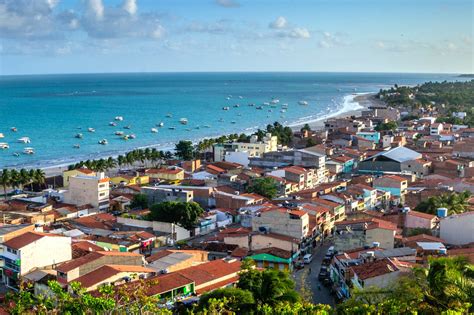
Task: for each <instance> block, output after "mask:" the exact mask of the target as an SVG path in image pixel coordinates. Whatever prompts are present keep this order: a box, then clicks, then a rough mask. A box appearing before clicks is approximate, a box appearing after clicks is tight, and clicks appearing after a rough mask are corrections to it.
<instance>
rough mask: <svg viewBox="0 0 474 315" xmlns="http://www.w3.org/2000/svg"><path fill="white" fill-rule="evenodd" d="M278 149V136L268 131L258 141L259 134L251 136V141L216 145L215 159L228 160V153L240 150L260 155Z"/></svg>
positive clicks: (254, 155)
mask: <svg viewBox="0 0 474 315" xmlns="http://www.w3.org/2000/svg"><path fill="white" fill-rule="evenodd" d="M277 149H278V138H277V137H276V136H272V134H271V133H267V134H266V135H265V137H263V139H262V141H258V137H257V135H252V136H250V142H248V143H247V142H229V143H222V144H216V145H214V161H216V162H220V161H224V160H227V159H226V155H228V154H231V153H235V152H240V153H245V154H246V155H247V158H248V157H260V156H262V154H264V153H267V152H272V151H276V150H277Z"/></svg>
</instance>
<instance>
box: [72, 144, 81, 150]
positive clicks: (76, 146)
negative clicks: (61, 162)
mask: <svg viewBox="0 0 474 315" xmlns="http://www.w3.org/2000/svg"><path fill="white" fill-rule="evenodd" d="M72 147H73V148H74V149H80V148H81V145H80V144H75V145H73V146H72Z"/></svg>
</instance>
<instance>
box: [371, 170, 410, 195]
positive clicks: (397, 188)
mask: <svg viewBox="0 0 474 315" xmlns="http://www.w3.org/2000/svg"><path fill="white" fill-rule="evenodd" d="M373 185H374V187H375V188H377V189H380V190H383V191H388V192H390V194H392V196H397V197H402V199H403V197H404V196H405V195H406V193H407V188H408V180H407V179H406V178H403V177H400V176H396V175H384V176H380V177H376V178H375V179H374V183H373Z"/></svg>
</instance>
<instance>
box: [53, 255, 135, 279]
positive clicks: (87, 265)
mask: <svg viewBox="0 0 474 315" xmlns="http://www.w3.org/2000/svg"><path fill="white" fill-rule="evenodd" d="M105 265H130V266H143V265H144V259H143V256H142V255H140V254H137V253H129V252H116V251H97V252H91V253H89V254H87V255H85V256H81V257H79V258H76V259H72V260H69V261H66V262H63V263H62V264H60V265H59V266H57V267H56V271H57V279H58V282H59V283H62V284H67V283H69V282H71V281H73V280H75V279H78V278H79V277H82V276H84V275H86V274H88V273H90V272H92V271H94V270H96V269H98V268H100V267H102V266H105Z"/></svg>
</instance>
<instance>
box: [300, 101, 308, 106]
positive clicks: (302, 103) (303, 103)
mask: <svg viewBox="0 0 474 315" xmlns="http://www.w3.org/2000/svg"><path fill="white" fill-rule="evenodd" d="M298 104H300V105H304V106H306V105H308V102H307V101H299V102H298Z"/></svg>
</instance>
